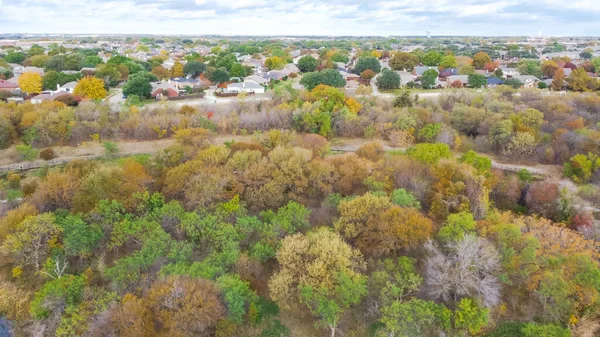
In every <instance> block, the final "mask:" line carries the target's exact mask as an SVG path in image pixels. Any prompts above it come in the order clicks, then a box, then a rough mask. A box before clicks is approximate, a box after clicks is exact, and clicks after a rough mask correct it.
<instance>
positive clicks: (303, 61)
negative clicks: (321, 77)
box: [298, 55, 318, 73]
mask: <svg viewBox="0 0 600 337" xmlns="http://www.w3.org/2000/svg"><path fill="white" fill-rule="evenodd" d="M317 65H318V62H317V60H316V59H315V58H314V57H312V56H310V55H306V56H302V58H300V60H298V69H300V71H301V72H303V73H309V72H311V71H315V69H316V68H317Z"/></svg>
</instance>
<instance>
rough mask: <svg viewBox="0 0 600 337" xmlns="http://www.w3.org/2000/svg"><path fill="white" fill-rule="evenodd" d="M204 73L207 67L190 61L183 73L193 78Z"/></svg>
mask: <svg viewBox="0 0 600 337" xmlns="http://www.w3.org/2000/svg"><path fill="white" fill-rule="evenodd" d="M204 71H206V65H205V64H204V63H202V62H198V61H190V62H188V63H186V64H185V66H184V67H183V72H184V73H185V74H186V75H190V76H192V77H198V76H200V74H202V73H203V72H204Z"/></svg>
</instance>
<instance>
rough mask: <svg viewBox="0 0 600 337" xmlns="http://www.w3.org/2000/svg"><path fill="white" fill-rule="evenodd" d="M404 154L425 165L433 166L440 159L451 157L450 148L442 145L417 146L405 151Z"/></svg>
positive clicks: (425, 144) (424, 144)
mask: <svg viewBox="0 0 600 337" xmlns="http://www.w3.org/2000/svg"><path fill="white" fill-rule="evenodd" d="M406 154H407V155H408V156H409V157H411V158H413V159H415V160H418V161H420V162H423V163H426V164H434V163H437V162H438V161H439V160H440V159H444V158H451V157H452V152H450V147H448V145H446V144H442V143H433V144H430V143H423V144H417V145H415V146H413V147H411V148H410V149H408V150H406Z"/></svg>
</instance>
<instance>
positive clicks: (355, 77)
mask: <svg viewBox="0 0 600 337" xmlns="http://www.w3.org/2000/svg"><path fill="white" fill-rule="evenodd" d="M340 73H342V72H341V71H340ZM344 73H345V74H346V75H345V76H344V74H342V76H344V78H345V79H346V81H358V80H360V75H357V74H353V73H346V72H344Z"/></svg>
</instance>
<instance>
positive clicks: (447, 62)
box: [439, 54, 458, 69]
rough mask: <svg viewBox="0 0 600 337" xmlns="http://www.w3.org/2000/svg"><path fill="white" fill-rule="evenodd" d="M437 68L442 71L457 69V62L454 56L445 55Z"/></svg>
mask: <svg viewBox="0 0 600 337" xmlns="http://www.w3.org/2000/svg"><path fill="white" fill-rule="evenodd" d="M439 66H440V67H442V68H444V69H449V68H458V62H457V61H456V57H455V56H454V54H447V55H444V57H442V59H441V61H440V64H439Z"/></svg>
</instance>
